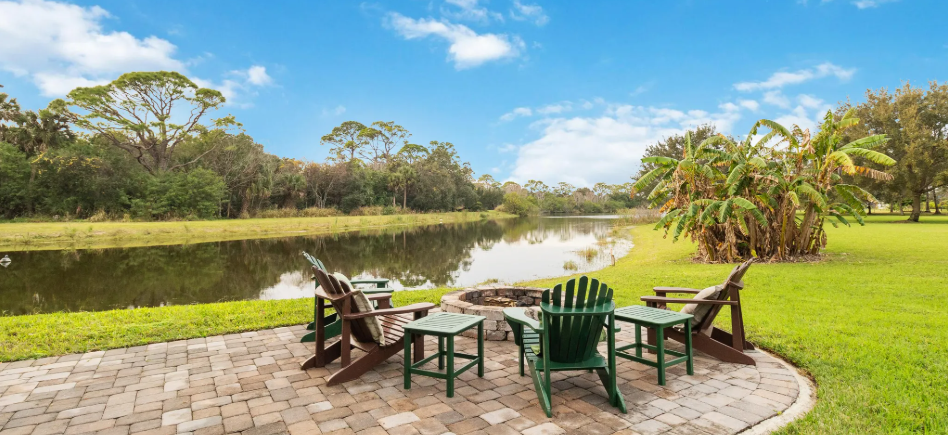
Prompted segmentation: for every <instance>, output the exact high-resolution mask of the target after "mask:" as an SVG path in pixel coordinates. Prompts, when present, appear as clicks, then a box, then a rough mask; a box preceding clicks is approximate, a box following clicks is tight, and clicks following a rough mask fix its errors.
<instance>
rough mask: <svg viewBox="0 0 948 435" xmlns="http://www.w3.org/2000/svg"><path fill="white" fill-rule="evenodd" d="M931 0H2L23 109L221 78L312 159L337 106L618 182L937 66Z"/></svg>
mask: <svg viewBox="0 0 948 435" xmlns="http://www.w3.org/2000/svg"><path fill="white" fill-rule="evenodd" d="M946 15H948V1H944V0H802V1H801V0H785V1H778V0H770V1H766V0H760V1H754V2H747V1H729V0H716V1H711V0H681V1H645V0H639V1H631V0H626V1H608V2H607V1H602V2H597V1H589V2H576V1H542V0H489V1H488V0H402V1H391V2H361V3H360V2H358V1H341V0H340V1H279V2H261V1H256V2H250V1H233V0H231V1H210V0H207V1H200V2H193V1H162V2H155V1H143V0H132V1H128V0H123V1H111V0H109V1H75V2H64V1H63V2H60V1H46V0H24V1H8V0H0V84H2V85H3V86H4V89H3V92H6V93H9V94H11V96H13V97H16V98H17V99H18V100H19V102H20V103H21V105H22V106H24V107H25V108H29V109H36V108H41V107H44V106H45V105H46V104H47V103H48V102H49V101H50V100H52V99H54V98H62V97H64V96H65V95H66V94H67V93H68V92H69V91H70V90H71V89H73V88H75V87H77V86H91V85H95V84H102V83H107V82H109V81H111V80H113V79H115V78H117V77H118V76H119V75H121V74H122V73H124V72H129V71H154V70H174V71H179V72H181V73H183V74H185V75H187V76H188V77H190V78H191V79H192V80H194V81H195V82H196V83H197V84H198V85H200V86H205V87H212V88H215V89H218V90H220V91H221V92H222V93H224V95H225V96H226V97H227V99H228V102H227V104H226V106H225V107H223V108H222V109H220V110H218V111H217V112H216V113H214V114H213V117H219V116H225V115H228V114H232V115H234V116H236V118H237V120H238V121H239V122H241V123H242V124H243V126H244V129H245V130H246V132H247V133H248V134H250V135H251V136H253V137H254V138H255V139H256V140H257V141H258V142H259V143H262V144H263V145H264V147H265V149H266V150H267V151H268V152H270V153H273V154H276V155H279V156H284V157H295V158H300V159H308V160H316V161H321V160H323V159H325V158H326V155H327V151H328V147H327V146H322V145H320V142H319V138H320V137H321V136H322V135H324V134H326V133H329V132H330V131H331V130H332V128H333V127H334V126H336V125H339V124H340V123H342V122H344V121H349V120H355V121H359V122H362V123H365V124H369V123H371V122H373V121H379V120H381V121H395V122H396V123H398V124H400V125H402V126H404V127H405V128H407V129H408V130H409V131H410V132H411V133H412V134H413V136H412V138H411V140H412V141H413V142H414V143H420V144H427V143H428V142H430V141H433V140H437V141H447V142H451V143H453V144H454V145H455V146H456V147H457V150H458V152H459V154H460V156H461V158H462V160H464V161H469V162H470V163H471V166H472V168H473V169H474V171H475V173H476V176H479V175H481V174H491V175H492V176H493V177H494V178H496V179H498V180H500V181H504V180H513V181H517V182H521V183H522V182H525V181H526V180H529V179H538V180H542V181H544V182H546V183H547V184H550V185H552V184H556V183H558V182H561V181H565V182H568V183H571V184H574V185H576V186H591V185H592V184H594V183H596V182H600V181H602V182H607V183H624V182H628V181H630V177H631V176H633V175H634V174H635V173H636V170H637V167H638V165H639V160H640V158H641V156H642V153H643V151H644V150H645V148H646V147H647V146H648V145H650V144H653V143H655V142H657V141H659V140H661V139H662V138H665V137H668V136H670V135H673V134H678V133H682V132H684V131H685V130H686V129H688V128H690V127H694V126H696V125H699V124H705V123H713V124H714V125H715V126H717V128H718V130H719V131H722V132H724V133H730V134H733V135H735V136H740V135H742V134H745V133H746V132H747V131H748V130H749V129H750V127H751V126H752V125H753V123H754V122H756V121H757V120H758V119H761V118H767V119H773V120H776V121H778V122H781V123H783V124H785V125H787V126H789V125H793V124H797V125H800V126H801V127H803V128H812V127H814V126H815V125H817V120H818V119H820V118H821V117H822V116H823V114H825V113H826V111H827V110H828V109H830V108H832V107H835V105H836V104H837V103H838V102H841V101H846V100H847V99H849V100H851V101H853V102H860V101H862V100H863V99H864V97H863V96H864V94H865V92H866V90H867V89H879V88H882V87H886V88H889V89H893V88H896V87H898V86H901V85H902V83H904V82H905V81H909V82H911V83H912V84H913V85H915V86H925V85H926V83H927V82H928V81H931V80H941V81H945V80H948V77H945V76H944V74H943V73H944V72H945V71H948V31H946V30H945V27H944V22H943V20H944V17H945V16H946Z"/></svg>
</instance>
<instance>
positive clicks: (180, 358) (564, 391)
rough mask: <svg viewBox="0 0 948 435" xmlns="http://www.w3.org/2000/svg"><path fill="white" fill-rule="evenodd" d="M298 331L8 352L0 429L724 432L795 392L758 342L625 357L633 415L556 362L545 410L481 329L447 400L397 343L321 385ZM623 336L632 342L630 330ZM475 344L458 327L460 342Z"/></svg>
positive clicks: (510, 350) (250, 433)
mask: <svg viewBox="0 0 948 435" xmlns="http://www.w3.org/2000/svg"><path fill="white" fill-rule="evenodd" d="M305 332H306V331H305V329H303V327H302V326H296V327H290V328H276V329H271V330H263V331H255V332H245V333H241V334H230V335H224V336H216V337H208V338H195V339H191V340H182V341H175V342H170V343H156V344H151V345H147V346H138V347H133V348H128V349H115V350H109V351H100V352H90V353H86V354H82V355H66V356H62V357H52V358H44V359H40V360H28V361H17V362H13V363H2V364H0V434H2V435H7V434H23V435H55V434H82V433H101V434H113V433H114V434H132V435H146V434H148V435H151V434H155V435H174V434H184V433H193V434H195V435H197V434H237V433H239V434H244V435H266V434H285V433H289V434H292V435H297V434H315V433H320V431H321V432H322V433H329V432H332V433H336V431H338V433H350V434H351V433H357V434H366V435H371V434H419V433H420V434H440V433H445V432H454V433H456V434H465V433H471V434H475V433H476V434H483V433H489V434H514V433H523V434H562V433H590V434H600V433H603V434H605V433H639V434H651V433H665V432H670V433H676V434H678V433H680V434H686V433H712V434H730V433H737V432H740V431H742V430H745V429H747V428H748V427H750V426H752V425H754V424H757V423H759V422H761V421H763V420H766V419H768V418H770V417H773V416H774V415H776V414H777V413H778V412H781V411H784V410H786V409H787V408H788V407H789V406H790V405H791V404H792V403H793V402H794V401H795V400H796V398H797V395H798V393H799V386H798V385H797V382H796V378H795V377H794V376H793V374H792V373H790V372H789V371H788V369H786V368H785V367H784V366H783V365H782V364H780V363H779V362H778V361H776V360H774V359H772V358H771V357H769V356H767V355H765V354H762V353H751V354H750V355H751V356H752V357H753V358H754V359H755V360H757V362H758V365H757V366H756V367H751V366H743V365H737V364H728V363H722V362H720V361H717V360H714V359H712V358H709V357H706V356H704V355H701V354H698V355H697V356H696V360H695V374H694V376H687V375H686V374H685V370H684V367H683V366H675V367H672V368H669V369H668V371H667V378H668V382H667V385H666V386H664V387H662V386H659V385H657V379H656V373H655V370H654V369H652V368H649V367H645V366H643V365H641V364H637V363H634V362H631V361H625V360H620V361H619V370H618V377H619V382H620V386H619V388H620V390H621V391H622V393H623V395H624V397H625V400H626V403H627V405H628V408H629V412H628V414H622V413H620V412H619V411H618V410H617V409H615V408H613V407H611V406H609V405H608V403H607V398H606V397H604V396H603V395H604V394H605V393H604V389H603V388H602V386H601V385H600V381H599V378H598V376H597V375H596V374H588V373H583V372H575V373H558V374H554V378H553V389H554V390H555V391H554V394H553V409H554V418H552V419H550V418H547V417H546V415H545V414H544V413H543V411H542V410H541V409H540V408H539V406H538V405H537V398H536V393H535V392H534V390H533V382H532V380H531V379H530V377H529V376H525V377H521V376H520V375H519V372H518V368H517V350H516V347H515V346H514V345H513V343H511V342H493V341H492V342H487V343H486V346H485V349H484V354H485V358H486V361H485V376H484V377H483V378H478V377H477V376H476V375H475V373H474V372H471V371H469V372H466V373H464V374H462V375H461V376H460V377H459V378H458V380H457V383H456V384H455V397H454V398H450V399H449V398H447V397H446V396H445V389H446V387H447V385H446V383H445V382H444V381H440V380H438V379H433V378H425V377H416V378H414V379H412V381H413V385H412V389H411V390H408V391H406V390H404V389H402V388H401V382H402V356H401V355H396V356H394V357H392V358H391V359H390V360H389V361H387V362H386V363H385V364H382V365H380V366H378V367H377V368H375V369H374V370H372V371H370V372H369V373H366V374H365V375H364V376H363V377H362V378H361V379H359V380H356V381H353V382H349V383H347V384H344V385H337V386H332V387H330V386H327V385H326V377H327V376H328V375H329V374H330V373H331V372H332V371H334V370H337V369H338V367H339V365H338V363H334V364H331V365H330V366H329V367H327V368H320V369H312V370H308V371H302V370H300V369H299V364H300V362H301V361H303V360H304V359H305V358H307V357H308V356H309V355H310V354H311V353H312V352H313V346H312V344H303V343H299V337H301V336H302V335H303V334H304V333H305ZM618 340H619V341H624V342H630V341H631V340H632V332H631V330H630V329H628V328H627V329H626V330H624V331H623V332H622V333H620V334H619V336H618ZM426 345H427V349H428V351H429V352H431V351H433V350H434V349H435V348H436V346H437V345H436V342H435V341H434V340H433V339H429V340H427V341H426ZM475 346H476V343H475V342H474V340H472V339H470V338H465V337H459V338H458V339H457V350H458V351H459V352H467V353H473V352H474V348H475ZM669 347H671V348H672V349H675V348H676V347H677V348H680V346H679V345H677V344H675V343H671V342H669ZM430 369H436V367H435V366H432V367H431V368H430Z"/></svg>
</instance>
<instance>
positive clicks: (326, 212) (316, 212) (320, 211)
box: [299, 207, 341, 217]
mask: <svg viewBox="0 0 948 435" xmlns="http://www.w3.org/2000/svg"><path fill="white" fill-rule="evenodd" d="M340 214H341V213H339V210H336V209H334V208H319V207H310V208H304V209H302V210H300V211H299V216H301V217H328V216H339V215H340Z"/></svg>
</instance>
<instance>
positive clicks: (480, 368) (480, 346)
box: [477, 321, 484, 378]
mask: <svg viewBox="0 0 948 435" xmlns="http://www.w3.org/2000/svg"><path fill="white" fill-rule="evenodd" d="M477 376H479V377H482V378H483V377H484V322H483V321H481V323H478V324H477Z"/></svg>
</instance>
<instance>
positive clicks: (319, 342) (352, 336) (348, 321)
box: [302, 266, 435, 385]
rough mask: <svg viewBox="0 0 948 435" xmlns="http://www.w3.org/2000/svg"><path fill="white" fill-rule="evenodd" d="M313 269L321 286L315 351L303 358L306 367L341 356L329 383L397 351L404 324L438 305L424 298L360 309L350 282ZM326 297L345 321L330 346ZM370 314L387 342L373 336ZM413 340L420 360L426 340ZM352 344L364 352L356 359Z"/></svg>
mask: <svg viewBox="0 0 948 435" xmlns="http://www.w3.org/2000/svg"><path fill="white" fill-rule="evenodd" d="M313 273H314V274H315V275H316V281H317V282H318V283H319V287H317V288H316V334H315V335H316V336H315V342H316V353H315V355H313V356H312V357H310V358H309V359H307V360H306V361H305V362H303V364H302V368H303V370H306V369H309V368H313V367H325V366H326V364H329V363H331V362H333V361H335V360H336V359H339V360H340V361H339V362H340V365H341V366H342V367H341V368H340V369H339V371H337V372H335V373H333V374H332V375H331V376H329V378H327V379H326V383H327V385H336V384H340V383H343V382H348V381H351V380H353V379H357V378H358V377H359V376H362V374H363V373H365V372H367V371H369V370H371V369H372V367H375V366H376V365H378V364H380V363H382V362H383V361H385V360H386V359H388V358H389V357H391V356H392V355H395V354H396V353H398V351H399V350H401V349H402V348H403V347H404V335H405V333H404V331H403V330H402V326H403V325H405V324H406V323H408V322H410V321H412V320H414V319H420V318H422V317H424V316H426V315H428V311H429V310H431V309H433V308H434V307H435V305H434V304H432V303H428V302H424V303H418V304H412V305H408V306H405V307H398V308H387V309H378V310H369V311H367V312H360V311H359V309H358V307H357V306H356V304H355V303H354V302H353V301H352V295H353V292H352V289H351V288H349V286H348V285H347V284H345V283H343V282H340V281H339V280H338V279H336V277H334V276H332V275H329V274H327V273H326V272H325V271H323V270H322V269H320V268H318V267H316V266H313ZM389 297H391V295H388V294H376V295H367V298H368V299H369V300H370V301H372V300H375V299H381V298H389ZM326 301H329V303H330V304H331V307H332V308H333V309H335V311H336V313H337V315H338V316H339V318H340V320H341V322H342V331H341V333H340V337H339V340H338V341H336V342H334V343H333V344H331V345H329V346H328V347H327V346H326V333H325V332H326V331H325V329H326V315H325V313H324V311H325V309H327V308H330V307H328V306H326ZM369 317H377V318H378V319H379V320H380V321H381V324H382V330H383V334H384V336H385V345H384V346H382V345H379V343H378V342H376V341H375V339H374V338H373V337H372V334H371V332H370V331H369V327H368V325H367V324H366V318H369ZM413 341H414V344H415V346H414V361H415V362H418V361H421V360H422V359H423V358H424V353H425V348H424V340H422V339H421V338H420V337H415V339H414V340H413ZM353 348H355V349H359V350H361V351H362V352H365V354H364V355H362V356H359V357H358V358H356V359H355V360H354V361H353V360H352V359H351V358H352V349H353Z"/></svg>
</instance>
